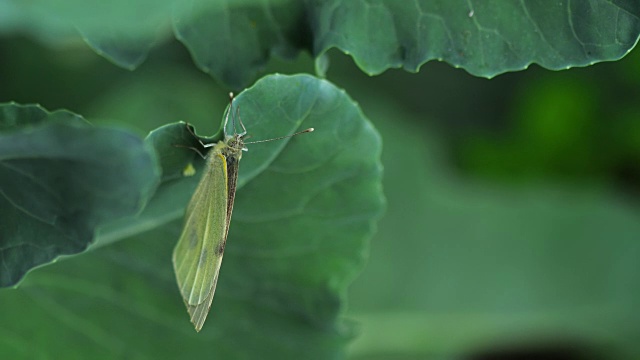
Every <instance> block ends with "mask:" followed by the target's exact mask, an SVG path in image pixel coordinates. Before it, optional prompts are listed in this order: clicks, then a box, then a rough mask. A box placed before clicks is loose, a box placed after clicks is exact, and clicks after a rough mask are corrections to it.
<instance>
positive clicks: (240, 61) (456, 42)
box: [0, 0, 640, 88]
mask: <svg viewBox="0 0 640 360" xmlns="http://www.w3.org/2000/svg"><path fill="white" fill-rule="evenodd" d="M7 4H8V5H7ZM7 4H4V5H0V6H4V7H6V8H7V9H5V12H6V13H8V14H9V15H5V16H6V17H7V19H6V20H7V22H10V23H16V24H17V25H15V27H20V26H21V27H24V28H28V29H30V28H37V29H40V28H44V29H49V28H51V27H55V28H58V27H64V26H66V27H67V28H68V27H71V26H74V27H76V28H78V29H80V31H81V32H82V33H83V35H84V36H85V38H86V39H87V41H88V42H89V43H90V44H91V45H92V46H93V47H94V48H95V49H96V50H97V51H98V52H99V53H100V54H103V55H104V56H106V57H108V58H110V59H112V60H113V61H115V62H116V63H118V64H120V65H121V66H124V67H127V68H134V67H136V66H137V65H138V64H140V63H141V62H142V60H143V59H144V58H145V56H146V55H145V54H146V53H147V51H148V49H149V48H150V47H151V46H152V45H153V42H154V40H155V39H156V38H157V37H158V36H163V37H166V36H167V35H169V31H170V29H169V24H170V22H171V21H173V27H174V31H175V35H176V37H177V38H178V39H179V40H180V41H182V42H183V43H184V44H185V45H186V46H187V47H188V48H189V51H190V52H191V53H192V55H193V58H194V60H195V62H196V64H197V65H198V66H199V67H200V68H201V69H202V70H203V71H205V72H207V73H210V74H211V75H212V76H214V77H215V78H217V79H220V80H222V81H223V82H224V83H226V84H228V85H231V86H233V87H237V88H239V87H242V86H246V85H247V84H248V83H250V82H252V81H253V79H255V77H256V75H257V73H258V72H259V71H260V70H261V69H262V68H263V66H264V65H265V64H266V62H267V61H268V60H269V59H270V57H271V56H272V55H273V54H276V55H278V56H281V57H285V58H291V57H293V56H295V55H297V54H298V52H299V51H300V50H306V51H309V52H311V53H312V54H313V55H314V56H316V57H318V58H319V60H320V62H323V60H324V58H323V56H322V55H323V54H324V53H325V52H326V51H328V50H329V49H332V48H336V49H339V50H341V51H343V52H344V53H346V54H349V55H351V56H352V57H353V58H354V60H355V62H356V63H357V64H358V66H359V67H360V68H361V69H362V70H363V71H365V72H367V73H369V74H379V73H381V72H383V71H385V70H386V69H389V68H395V67H403V68H405V69H407V70H409V71H416V70H417V69H418V68H419V67H420V66H421V65H422V64H424V63H425V62H427V61H430V60H444V61H446V62H448V63H450V64H451V65H453V66H456V67H461V68H464V69H466V70H467V71H469V72H470V73H471V74H473V75H476V76H483V77H493V76H495V75H497V74H501V73H504V72H506V71H514V70H521V69H525V68H526V67H527V66H529V65H530V64H532V63H537V64H540V65H541V66H543V67H545V68H549V69H554V70H560V69H566V68H569V67H573V66H586V65H590V64H593V63H596V62H600V61H608V60H616V59H619V58H621V57H623V56H624V55H625V54H626V53H627V52H628V51H629V50H630V49H631V48H632V47H633V46H634V45H635V43H636V42H637V40H638V36H639V34H640V4H639V3H638V2H637V1H633V0H628V1H623V0H619V1H610V0H584V1H560V2H552V3H546V2H540V1H517V2H514V1H506V2H505V1H499V0H492V1H432V0H416V1H395V0H374V1H363V0H355V1H351V0H349V1H346V0H327V1H314V0H306V1H299V0H269V1H263V0H260V1H258V0H243V1H219V0H212V1H204V0H189V1H179V2H174V1H171V0H163V1H149V0H138V1H133V2H131V1H124V0H118V1H110V2H107V3H105V5H103V6H100V7H98V6H94V4H92V3H86V2H82V1H78V0H57V1H55V2H52V1H43V0H39V1H29V2H22V1H16V0H13V1H9V3H7ZM0 9H1V8H0ZM141 13H144V14H145V16H142V17H141V16H140V14H141ZM141 19H142V20H143V21H140V20H141ZM45 33H46V34H47V36H51V33H50V32H45Z"/></svg>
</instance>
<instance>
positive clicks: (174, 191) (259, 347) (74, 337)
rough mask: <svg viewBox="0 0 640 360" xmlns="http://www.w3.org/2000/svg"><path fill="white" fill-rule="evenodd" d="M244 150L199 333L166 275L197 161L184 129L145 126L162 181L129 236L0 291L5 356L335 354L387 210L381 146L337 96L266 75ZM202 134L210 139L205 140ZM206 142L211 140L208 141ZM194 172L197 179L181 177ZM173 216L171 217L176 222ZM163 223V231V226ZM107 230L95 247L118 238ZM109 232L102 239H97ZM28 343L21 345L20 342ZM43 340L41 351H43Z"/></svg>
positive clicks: (253, 100) (252, 104)
mask: <svg viewBox="0 0 640 360" xmlns="http://www.w3.org/2000/svg"><path fill="white" fill-rule="evenodd" d="M236 101H237V105H238V106H239V107H240V114H241V117H242V121H243V122H244V124H245V126H246V127H247V130H248V131H249V134H251V135H253V138H252V140H261V139H265V138H271V137H273V136H276V135H285V134H288V133H292V132H294V131H295V130H296V129H302V128H307V127H314V128H315V129H316V130H315V131H314V132H313V133H310V134H305V135H301V136H297V137H294V138H290V139H285V140H281V141H274V142H269V143H261V144H248V145H247V147H248V148H249V151H248V152H245V153H244V155H243V157H242V161H241V162H240V187H239V189H238V190H237V194H236V204H235V207H234V214H233V218H232V220H231V229H230V233H229V238H228V242H227V246H226V248H225V257H224V261H223V264H222V269H221V273H220V279H219V282H218V288H217V290H216V297H215V298H214V301H213V306H212V309H211V313H210V314H209V318H208V320H207V323H206V324H205V326H204V327H203V329H202V331H201V332H200V333H196V332H195V331H194V330H193V326H192V324H191V323H190V322H189V317H188V315H187V312H186V310H185V308H184V304H183V303H182V300H181V296H180V294H179V291H178V288H177V285H176V283H175V277H174V275H173V272H172V267H171V251H172V248H173V246H175V243H176V241H177V239H178V236H179V234H180V228H181V224H182V219H181V217H182V213H183V209H184V207H185V205H186V203H187V201H188V199H189V197H190V196H191V194H192V192H193V188H194V187H195V185H196V182H197V181H198V178H199V175H200V174H201V170H202V165H203V160H202V159H201V158H200V157H199V156H198V155H197V154H196V153H195V152H194V151H193V150H190V149H186V148H182V147H176V146H175V145H184V146H192V145H193V146H198V144H197V140H196V139H194V138H193V136H191V135H190V134H189V132H188V131H187V129H186V125H185V124H184V123H177V124H170V125H167V126H164V127H161V128H159V129H157V130H155V131H154V132H152V133H151V134H150V135H149V137H148V138H147V141H148V143H149V144H150V145H153V146H154V147H155V149H156V151H157V152H158V154H159V158H160V162H161V164H162V166H163V180H162V184H161V186H160V187H159V189H158V191H157V192H156V194H155V196H154V197H153V199H152V200H151V201H150V203H149V205H148V206H147V207H146V208H145V210H144V211H143V213H142V214H140V215H139V216H138V217H136V218H135V219H133V220H132V219H128V221H129V222H131V223H132V224H131V227H130V228H129V229H130V232H129V233H137V232H139V231H141V230H143V229H145V226H148V224H149V223H154V222H155V223H154V224H153V226H152V227H155V229H154V230H153V231H151V232H149V233H146V234H143V235H139V236H138V237H137V238H136V239H128V240H127V241H120V242H118V243H115V244H113V245H111V246H104V247H101V248H98V249H96V250H94V251H92V252H90V253H87V254H85V255H83V256H81V257H80V256H79V257H75V258H73V259H69V260H66V261H63V262H59V263H57V264H55V265H53V266H50V267H48V268H47V269H46V271H45V270H41V271H37V272H33V273H32V274H30V275H29V276H28V278H27V279H26V280H25V281H24V282H23V284H22V286H21V287H20V288H18V289H15V290H5V291H2V292H0V303H2V304H3V306H6V307H7V308H20V309H29V311H25V312H22V311H21V312H8V311H7V312H2V313H1V314H0V334H2V335H3V336H2V337H0V338H1V340H0V344H2V345H4V343H6V344H9V345H11V346H0V348H3V349H5V350H4V352H3V353H2V355H4V356H5V357H7V358H16V357H22V358H29V357H33V356H39V355H41V354H40V353H38V351H39V350H38V349H43V348H46V349H47V350H46V351H47V354H51V353H55V354H57V356H60V357H66V358H68V357H71V358H73V357H76V358H114V357H115V358H122V357H133V358H138V357H147V356H148V357H155V358H187V357H194V358H196V357H197V358H210V357H215V358H222V359H256V358H260V359H283V358H284V359H295V358H304V359H333V358H341V357H342V356H343V353H344V346H345V345H346V343H347V341H348V340H350V339H351V338H352V337H353V330H352V328H351V326H350V324H348V323H345V322H344V321H343V320H342V319H341V316H342V314H343V312H344V308H345V301H346V299H345V292H346V286H347V285H348V284H349V283H350V282H351V281H352V280H353V278H354V277H355V276H356V275H357V274H358V273H359V272H360V271H361V268H362V266H363V264H364V260H365V249H366V242H367V239H368V238H369V237H370V236H371V235H372V233H373V231H374V228H375V222H376V221H377V219H378V218H379V217H380V214H381V210H382V207H383V198H382V189H381V186H380V183H381V170H382V169H381V165H380V152H381V140H380V137H379V135H378V134H377V132H376V131H375V130H374V128H373V127H372V125H371V124H370V123H369V122H368V121H367V120H366V118H365V117H364V115H363V114H362V112H361V111H360V109H359V108H358V107H357V105H356V104H355V103H354V102H353V100H351V99H349V97H348V96H347V95H346V94H345V93H344V91H342V90H340V89H338V88H336V87H335V86H333V85H331V84H330V83H328V82H327V81H324V80H319V79H316V78H313V77H311V76H302V75H301V76H282V75H274V76H269V77H266V78H264V79H262V80H260V81H259V82H257V83H256V85H255V86H254V87H252V88H250V89H248V90H246V91H245V92H243V93H242V94H240V95H239V96H238V97H237V100H236ZM205 140H206V139H205ZM209 140H211V139H209ZM190 162H191V163H193V164H195V167H196V169H197V174H196V176H191V177H185V176H184V175H183V174H182V171H183V170H184V168H185V166H186V165H187V164H189V163H190ZM171 219H175V220H173V221H171ZM160 223H165V224H166V225H165V226H163V227H158V224H160ZM117 231H121V233H119V234H120V235H122V234H124V233H125V232H126V231H124V230H123V229H122V228H117V229H114V227H113V226H110V227H109V228H108V229H103V230H102V231H101V239H102V240H104V239H105V238H104V237H111V238H112V240H113V241H115V240H118V239H121V236H118V233H117ZM103 236H104V237H103ZM24 339H29V340H28V341H29V343H30V344H31V345H30V346H24V347H22V346H21V345H20V344H24V343H25V340H24ZM45 344H46V347H45Z"/></svg>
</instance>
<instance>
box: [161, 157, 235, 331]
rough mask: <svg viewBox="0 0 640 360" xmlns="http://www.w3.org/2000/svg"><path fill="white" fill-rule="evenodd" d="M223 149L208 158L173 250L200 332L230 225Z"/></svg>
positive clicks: (182, 290)
mask: <svg viewBox="0 0 640 360" xmlns="http://www.w3.org/2000/svg"><path fill="white" fill-rule="evenodd" d="M221 148H222V147H221V146H216V147H215V148H214V149H212V150H211V151H210V153H209V156H208V157H207V166H206V169H205V173H204V174H203V176H202V179H201V180H200V183H199V184H198V187H197V188H196V191H195V193H194V194H193V197H192V198H191V201H190V203H189V205H188V207H187V211H186V214H185V224H184V228H183V230H182V234H181V235H180V239H179V240H178V244H177V245H176V247H175V249H174V251H173V266H174V270H175V273H176V278H177V281H178V286H179V288H180V292H181V293H182V297H183V299H184V302H185V304H186V305H187V310H188V311H189V314H190V316H191V321H192V322H193V324H194V325H195V327H196V330H198V331H199V330H200V328H201V327H202V324H203V323H204V320H205V319H206V317H207V314H208V312H209V308H210V307H211V302H212V300H213V295H214V292H215V288H216V283H217V281H218V272H219V270H220V265H221V263H222V255H223V251H224V244H225V242H226V235H227V227H228V224H229V221H228V220H229V219H228V218H227V204H228V189H227V186H228V185H227V164H226V159H225V157H224V156H223V155H222V153H221Z"/></svg>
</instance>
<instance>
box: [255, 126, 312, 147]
mask: <svg viewBox="0 0 640 360" xmlns="http://www.w3.org/2000/svg"><path fill="white" fill-rule="evenodd" d="M313 130H315V129H314V128H308V129H304V130H302V131H298V132H297V133H295V134H291V135H286V136H280V137H277V138H273V139H267V140H259V141H251V142H246V143H245V144H257V143H263V142H267V141H273V140H280V139H286V138H290V137H292V136H296V135H300V134H304V133H310V132H312V131H313Z"/></svg>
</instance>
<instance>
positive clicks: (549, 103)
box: [0, 36, 640, 360]
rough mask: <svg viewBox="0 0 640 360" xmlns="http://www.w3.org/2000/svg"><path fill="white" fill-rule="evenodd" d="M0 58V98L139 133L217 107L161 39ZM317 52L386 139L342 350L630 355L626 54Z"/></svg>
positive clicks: (639, 162)
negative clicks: (489, 75)
mask: <svg viewBox="0 0 640 360" xmlns="http://www.w3.org/2000/svg"><path fill="white" fill-rule="evenodd" d="M0 54H1V56H0V102H7V101H16V102H18V103H23V104H26V103H39V104H41V105H43V106H44V107H46V108H47V109H50V110H53V109H58V108H66V109H69V110H71V111H73V112H76V113H78V114H82V115H83V116H85V117H86V118H87V119H89V120H90V121H92V122H95V123H103V124H110V125H116V126H120V127H125V128H129V129H132V130H134V131H136V132H137V133H139V134H140V136H145V135H146V134H147V132H148V131H149V130H152V129H154V128H156V127H158V126H161V125H163V124H166V123H169V122H175V121H178V120H184V121H189V122H191V123H194V124H195V125H196V127H197V128H198V131H199V132H200V133H201V134H207V133H214V132H215V131H216V130H217V128H218V125H219V124H218V119H219V118H220V114H221V113H222V111H223V109H224V107H225V106H226V104H227V97H226V93H227V92H228V89H226V88H224V87H221V86H219V85H217V84H216V82H215V81H214V80H212V79H211V78H210V77H209V76H207V75H206V74H204V73H202V72H200V71H198V70H197V69H196V68H195V67H194V65H193V62H192V60H191V58H190V57H189V54H188V53H187V51H186V50H185V49H184V48H183V47H182V45H180V44H179V43H177V42H175V41H174V42H170V43H168V44H165V45H162V46H159V47H157V48H155V49H154V50H153V51H152V53H151V54H150V56H149V59H148V61H147V62H146V63H144V64H143V65H142V66H141V67H140V68H139V69H138V70H136V71H133V72H130V71H127V70H123V69H121V68H118V67H116V66H114V65H112V64H110V63H109V62H108V61H107V60H105V59H103V58H101V57H99V56H98V55H96V54H95V53H94V52H93V51H92V50H90V49H89V48H88V47H87V46H86V45H84V44H83V43H81V42H73V41H70V42H68V43H64V44H60V45H59V46H57V47H45V46H43V45H41V44H39V43H37V42H34V41H32V40H31V39H29V38H24V37H20V36H5V37H3V38H0ZM330 60H331V65H330V68H329V71H328V74H327V78H328V80H330V81H332V82H333V83H335V84H336V85H338V86H339V87H342V88H344V89H345V90H346V91H347V92H348V93H349V95H350V96H351V97H352V98H353V99H355V100H356V101H358V102H359V103H360V106H361V108H362V110H363V111H364V113H365V114H366V115H367V116H368V117H369V119H370V120H371V121H372V122H373V123H374V124H375V126H376V127H377V128H378V130H379V131H380V132H381V134H382V136H383V141H384V151H383V163H384V166H385V180H384V187H385V194H386V196H387V201H388V208H387V212H386V215H385V216H384V218H383V219H382V220H381V221H380V223H379V231H378V233H377V235H376V236H375V237H374V238H373V239H372V240H371V248H370V259H369V263H368V265H367V266H366V268H365V270H364V271H363V273H362V275H361V276H360V277H359V278H358V279H357V280H356V281H355V282H354V284H353V286H352V288H351V290H350V296H349V305H348V311H347V313H346V316H347V317H348V318H349V319H352V320H353V321H355V322H356V323H357V324H358V330H359V334H360V335H359V336H358V337H357V338H356V340H355V341H354V342H353V343H352V345H351V346H350V348H349V354H350V357H351V358H353V359H403V360H404V359H457V358H471V359H529V358H531V359H627V358H628V359H633V358H637V357H638V356H640V344H639V343H638V341H637V339H640V321H639V320H640V319H639V317H640V316H638V315H637V312H636V311H635V308H636V307H637V306H636V305H637V304H638V303H640V282H639V281H638V280H637V279H638V274H640V242H639V241H638V240H639V236H638V234H640V212H639V211H638V210H639V198H638V194H640V101H638V99H640V96H639V95H640V54H639V53H638V51H637V50H635V51H632V52H631V53H630V54H629V55H628V56H627V57H626V58H624V59H623V60H621V61H618V62H611V63H601V64H597V65H595V66H590V67H587V68H579V69H571V70H567V71H562V72H552V71H547V70H544V69H540V68H538V67H536V66H532V67H531V68H530V69H528V70H526V71H522V72H517V73H508V74H504V75H501V76H498V77H497V78H494V79H492V80H487V79H480V78H476V77H473V76H470V75H468V74H467V73H466V72H465V71H464V70H461V69H453V68H451V67H450V66H448V65H446V64H444V63H436V62H430V63H428V64H426V65H425V66H423V67H422V69H421V71H420V72H419V73H417V74H411V73H407V72H404V71H400V70H391V71H387V72H386V73H384V74H382V75H380V76H377V77H369V76H367V75H366V74H363V73H362V72H361V71H360V70H359V69H358V68H357V67H356V66H355V65H354V64H353V62H352V61H351V59H350V58H349V57H347V56H345V55H342V54H340V53H338V52H336V51H333V52H331V53H330ZM272 72H281V73H298V72H313V60H312V59H311V58H310V57H308V56H307V55H302V56H301V57H300V58H299V59H298V60H297V61H296V62H294V63H289V62H282V61H279V60H272V62H271V63H270V64H269V66H268V68H267V70H266V71H265V73H272ZM167 266H170V265H169V262H167ZM37 271H47V269H46V268H44V269H40V270H37Z"/></svg>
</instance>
